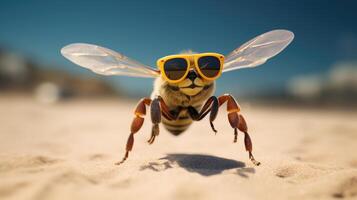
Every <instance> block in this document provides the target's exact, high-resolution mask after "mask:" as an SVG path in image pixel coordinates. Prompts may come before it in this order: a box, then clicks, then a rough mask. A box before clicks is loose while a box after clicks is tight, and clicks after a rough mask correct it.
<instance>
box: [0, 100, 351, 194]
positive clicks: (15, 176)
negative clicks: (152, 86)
mask: <svg viewBox="0 0 357 200" xmlns="http://www.w3.org/2000/svg"><path fill="white" fill-rule="evenodd" d="M135 104H136V103H135V102H130V101H122V100H120V99H116V100H113V99H112V100H110V99H109V100H90V101H85V100H76V101H66V102H61V103H58V104H55V105H44V104H40V103H38V102H36V101H35V100H33V99H32V98H30V97H17V96H15V97H13V96H12V97H8V96H0V113H1V116H0V199H16V200H21V199H44V200H49V199H59V200H63V199H115V200H117V199H146V200H149V199H340V198H345V199H357V113H356V112H351V111H350V112H343V111H338V110H336V111H331V110H327V109H326V110H322V109H320V110H314V109H304V108H279V107H276V106H275V107H269V106H268V105H267V106H253V105H250V104H248V103H244V102H243V103H241V105H242V107H243V113H244V115H245V116H246V119H247V121H248V125H249V132H250V134H251V137H252V140H253V147H254V154H255V157H256V159H257V160H259V161H260V162H262V164H261V166H258V167H256V166H253V165H252V164H251V162H250V161H249V159H248V155H247V153H246V152H245V151H244V144H243V137H242V136H243V135H242V134H240V135H239V137H238V143H233V130H232V129H231V128H230V126H229V123H228V122H227V117H226V113H225V111H224V110H222V111H221V112H220V113H219V115H218V117H217V120H216V122H215V125H216V128H217V130H218V133H217V135H215V134H214V133H213V132H212V131H211V129H210V127H209V123H208V121H207V119H205V120H203V121H202V122H197V123H194V124H193V125H192V127H191V128H190V129H189V130H188V131H187V132H185V133H184V134H183V135H181V136H179V137H175V136H172V135H170V134H169V133H168V132H167V131H166V130H164V129H163V128H161V132H160V135H159V137H158V138H157V140H156V141H155V143H154V144H153V145H148V144H147V142H146V140H147V139H148V138H149V136H150V128H151V125H150V123H149V120H146V123H145V124H144V126H143V128H142V129H141V131H140V132H139V133H138V134H136V135H135V144H134V150H133V152H132V153H131V155H130V157H129V159H128V160H127V162H126V163H124V164H123V165H120V166H116V165H114V163H115V162H116V161H118V160H120V159H121V157H122V156H123V153H124V151H123V150H124V146H125V143H126V139H127V137H128V134H129V132H128V130H129V127H130V122H131V120H132V117H133V114H132V110H133V108H134V106H135Z"/></svg>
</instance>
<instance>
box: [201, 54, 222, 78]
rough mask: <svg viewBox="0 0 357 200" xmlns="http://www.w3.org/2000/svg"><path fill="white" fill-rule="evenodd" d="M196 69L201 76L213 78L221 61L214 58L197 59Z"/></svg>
mask: <svg viewBox="0 0 357 200" xmlns="http://www.w3.org/2000/svg"><path fill="white" fill-rule="evenodd" d="M198 67H199V68H200V70H201V72H202V73H203V75H205V76H207V77H209V78H213V77H215V76H217V75H218V73H219V70H220V67H221V61H220V60H219V59H218V58H216V57H214V56H203V57H201V58H199V59H198Z"/></svg>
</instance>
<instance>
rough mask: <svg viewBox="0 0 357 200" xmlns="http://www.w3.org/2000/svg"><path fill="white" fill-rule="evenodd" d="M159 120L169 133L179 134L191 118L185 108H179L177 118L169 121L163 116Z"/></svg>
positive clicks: (190, 122)
mask: <svg viewBox="0 0 357 200" xmlns="http://www.w3.org/2000/svg"><path fill="white" fill-rule="evenodd" d="M161 122H162V124H163V125H164V127H165V128H166V129H167V130H168V131H169V132H170V133H172V134H174V135H179V134H181V133H182V132H184V131H185V130H186V129H187V128H188V127H189V126H190V125H191V124H192V119H191V117H190V116H189V114H188V112H187V109H184V110H181V112H180V114H179V117H178V119H177V120H172V121H169V120H168V119H166V118H165V117H163V118H162V121H161Z"/></svg>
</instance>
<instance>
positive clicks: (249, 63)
mask: <svg viewBox="0 0 357 200" xmlns="http://www.w3.org/2000/svg"><path fill="white" fill-rule="evenodd" d="M293 38H294V34H293V33H292V32H291V31H288V30H273V31H269V32H267V33H264V34H261V35H259V36H257V37H255V38H253V39H251V40H249V41H248V42H246V43H244V44H243V45H242V46H240V47H238V48H237V49H235V50H233V51H232V52H231V53H230V54H228V55H227V56H224V55H222V54H219V53H210V52H208V53H193V52H184V53H181V54H176V55H169V56H165V57H163V58H160V59H158V60H157V67H158V68H157V69H155V68H152V67H150V66H147V65H144V64H142V63H139V62H137V61H135V60H133V59H130V58H128V57H126V56H124V55H123V54H121V53H118V52H115V51H112V50H110V49H107V48H104V47H100V46H97V45H92V44H84V43H74V44H70V45H67V46H65V47H63V48H62V49H61V53H62V55H63V56H64V57H66V58H67V59H69V60H70V61H72V62H73V63H75V64H77V65H79V66H82V67H84V68H87V69H90V70H92V71H93V72H95V73H97V74H101V75H123V76H131V77H144V78H155V81H154V88H153V92H152V94H151V97H145V98H142V99H141V100H140V101H139V103H138V104H137V106H136V108H135V111H134V119H133V121H132V123H131V128H130V135H129V138H128V140H127V144H126V148H125V154H124V157H123V158H122V160H121V161H120V162H118V163H116V164H122V163H123V162H124V161H125V160H126V159H127V158H128V156H129V152H130V151H132V149H133V146H134V134H136V133H137V132H138V131H139V130H140V128H141V127H142V125H143V123H144V118H145V116H146V112H147V110H146V109H147V107H150V110H149V111H150V116H151V122H152V129H151V137H150V139H149V140H148V143H149V144H152V143H153V142H154V141H155V138H156V137H157V136H158V135H159V124H160V123H162V124H163V125H164V127H165V128H166V129H167V130H168V131H169V132H170V133H172V134H173V135H180V134H181V133H183V132H184V131H186V130H187V128H188V127H189V126H190V125H191V124H192V122H193V121H200V120H202V119H203V118H204V117H205V116H207V115H208V114H209V122H210V127H211V129H212V130H213V132H215V133H216V132H217V130H216V129H215V127H214V125H213V121H214V120H215V119H216V116H217V113H218V109H219V107H220V106H222V105H223V104H224V103H226V110H227V115H228V122H229V124H230V126H231V127H232V128H233V136H234V139H233V141H234V142H237V136H238V130H239V131H241V132H243V133H244V144H245V149H246V151H247V152H248V153H249V159H250V160H251V161H252V162H253V164H254V165H259V164H260V162H258V161H256V160H255V158H254V156H253V154H252V149H253V148H252V147H253V145H252V141H251V138H250V136H249V134H248V127H247V123H246V120H245V118H244V117H243V115H242V113H241V112H240V111H241V107H240V106H239V104H238V102H237V101H236V100H235V98H234V97H233V96H232V95H230V94H223V95H221V96H218V97H217V96H214V95H213V94H214V91H215V80H216V79H217V78H219V77H220V76H221V74H222V73H225V72H229V71H232V70H237V69H242V68H250V67H256V66H259V65H261V64H263V63H265V62H266V61H267V60H268V59H269V58H271V57H273V56H275V55H277V54H278V53H280V52H281V51H282V50H283V49H284V48H285V47H287V46H288V45H289V44H290V42H291V41H292V40H293Z"/></svg>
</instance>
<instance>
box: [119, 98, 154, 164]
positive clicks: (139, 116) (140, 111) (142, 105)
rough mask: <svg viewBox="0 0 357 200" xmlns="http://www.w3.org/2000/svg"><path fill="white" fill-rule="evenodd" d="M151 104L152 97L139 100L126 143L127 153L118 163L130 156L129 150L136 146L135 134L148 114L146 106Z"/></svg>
mask: <svg viewBox="0 0 357 200" xmlns="http://www.w3.org/2000/svg"><path fill="white" fill-rule="evenodd" d="M150 104H151V99H150V98H143V99H141V100H140V101H139V103H138V105H137V106H136V109H135V112H134V114H135V118H134V120H133V122H132V123H131V128H130V135H129V138H128V140H127V143H126V148H125V150H126V151H125V155H124V157H123V159H122V160H121V161H119V162H117V163H115V164H116V165H120V164H122V163H123V162H124V161H125V160H126V159H127V158H128V156H129V151H131V150H132V149H133V146H134V134H135V133H136V132H138V131H139V130H140V128H141V127H142V125H143V123H144V117H145V115H146V106H149V105H150Z"/></svg>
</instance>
